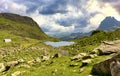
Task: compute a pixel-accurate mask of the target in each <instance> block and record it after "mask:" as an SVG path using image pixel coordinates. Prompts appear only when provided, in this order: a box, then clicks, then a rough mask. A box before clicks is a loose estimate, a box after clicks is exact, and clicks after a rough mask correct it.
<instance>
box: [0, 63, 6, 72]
mask: <svg viewBox="0 0 120 76" xmlns="http://www.w3.org/2000/svg"><path fill="white" fill-rule="evenodd" d="M4 70H5V66H4V63H0V72H3V71H4Z"/></svg>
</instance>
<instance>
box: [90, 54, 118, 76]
mask: <svg viewBox="0 0 120 76" xmlns="http://www.w3.org/2000/svg"><path fill="white" fill-rule="evenodd" d="M119 60H120V53H119V54H117V55H115V56H113V57H112V58H109V59H107V60H105V61H102V62H100V63H98V64H95V65H94V66H93V68H92V72H91V73H92V74H93V75H99V76H111V72H112V73H113V71H114V70H115V69H114V68H115V66H118V65H116V64H115V65H114V66H111V64H112V62H114V61H119ZM113 69H114V70H113ZM119 72H120V71H119ZM113 76H117V75H113Z"/></svg>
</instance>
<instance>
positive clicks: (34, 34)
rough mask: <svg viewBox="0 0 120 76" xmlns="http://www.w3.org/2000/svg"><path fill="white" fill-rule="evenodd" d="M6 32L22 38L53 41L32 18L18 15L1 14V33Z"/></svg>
mask: <svg viewBox="0 0 120 76" xmlns="http://www.w3.org/2000/svg"><path fill="white" fill-rule="evenodd" d="M4 30H5V31H6V30H7V31H9V34H14V35H18V36H22V37H28V38H33V39H39V40H46V39H52V38H51V37H49V36H47V35H46V34H45V33H44V32H43V31H42V30H41V29H40V28H39V26H38V25H37V23H36V22H34V21H33V20H32V19H31V18H29V17H25V16H19V15H16V14H10V13H4V14H0V31H4ZM6 33H7V32H6Z"/></svg>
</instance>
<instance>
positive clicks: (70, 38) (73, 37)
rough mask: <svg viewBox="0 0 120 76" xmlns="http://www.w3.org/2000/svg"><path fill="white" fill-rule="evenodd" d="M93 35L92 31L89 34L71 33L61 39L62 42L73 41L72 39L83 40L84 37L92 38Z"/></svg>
mask: <svg viewBox="0 0 120 76" xmlns="http://www.w3.org/2000/svg"><path fill="white" fill-rule="evenodd" d="M91 34H92V31H91V32H88V33H81V32H78V33H71V34H69V35H66V36H63V37H61V38H60V39H62V40H72V39H75V38H81V37H83V36H90V35H91Z"/></svg>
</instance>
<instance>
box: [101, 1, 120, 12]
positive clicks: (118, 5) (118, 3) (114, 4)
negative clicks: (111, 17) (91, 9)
mask: <svg viewBox="0 0 120 76" xmlns="http://www.w3.org/2000/svg"><path fill="white" fill-rule="evenodd" d="M99 1H100V2H101V3H103V4H104V3H109V4H110V5H111V6H112V7H114V8H115V9H116V10H117V11H118V12H119V13H120V0H99Z"/></svg>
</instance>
